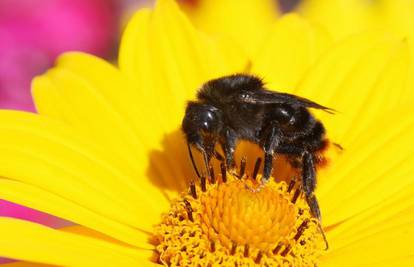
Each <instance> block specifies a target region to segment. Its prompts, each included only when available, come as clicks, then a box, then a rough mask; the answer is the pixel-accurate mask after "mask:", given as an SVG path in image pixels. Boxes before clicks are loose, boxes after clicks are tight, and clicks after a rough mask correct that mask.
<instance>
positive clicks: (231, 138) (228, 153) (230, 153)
mask: <svg viewBox="0 0 414 267" xmlns="http://www.w3.org/2000/svg"><path fill="white" fill-rule="evenodd" d="M236 141H237V135H236V133H235V132H234V131H233V130H231V129H226V130H225V140H224V142H223V143H222V147H223V151H224V156H225V158H226V166H227V168H228V169H233V168H234V166H235V164H234V151H235V150H236Z"/></svg>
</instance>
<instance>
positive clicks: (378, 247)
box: [321, 221, 414, 267]
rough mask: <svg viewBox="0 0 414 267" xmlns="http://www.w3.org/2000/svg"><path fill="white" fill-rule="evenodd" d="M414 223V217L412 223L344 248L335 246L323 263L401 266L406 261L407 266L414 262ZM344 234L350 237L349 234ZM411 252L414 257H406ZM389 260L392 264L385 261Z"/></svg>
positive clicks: (368, 237) (323, 259)
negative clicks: (413, 242) (413, 245)
mask: <svg viewBox="0 0 414 267" xmlns="http://www.w3.org/2000/svg"><path fill="white" fill-rule="evenodd" d="M413 226H414V225H413V223H412V221H411V223H407V224H404V225H398V226H397V227H395V228H390V229H386V230H384V231H380V232H377V233H374V234H372V235H369V236H366V237H364V238H361V239H360V240H357V241H355V242H353V243H351V244H349V245H347V246H346V247H343V248H341V249H337V250H335V249H334V250H332V251H330V252H328V253H327V254H326V255H325V256H324V257H323V258H322V259H321V261H322V264H321V266H346V267H352V266H366V265H369V266H400V265H398V264H396V263H397V262H398V261H400V262H401V261H402V262H403V263H404V262H405V263H404V264H405V266H407V263H408V262H411V264H412V263H413V258H412V255H413V253H414V250H413V247H412V244H411V240H412V239H413V238H414V230H413V229H414V228H413ZM342 238H344V239H346V238H347V236H343V237H342ZM410 256H411V258H408V259H406V260H404V258H406V257H410ZM394 261H395V262H394ZM385 262H388V263H389V264H390V265H385V264H384V263H385ZM403 266H404V265H403ZM411 266H412V265H411Z"/></svg>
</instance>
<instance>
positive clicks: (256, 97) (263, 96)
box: [237, 89, 335, 114]
mask: <svg viewBox="0 0 414 267" xmlns="http://www.w3.org/2000/svg"><path fill="white" fill-rule="evenodd" d="M237 101H238V102H241V103H248V104H287V105H293V106H300V107H305V108H315V109H321V110H323V111H326V112H328V113H331V114H333V113H334V112H335V110H334V109H331V108H328V107H325V106H322V105H319V104H318V103H315V102H313V101H311V100H309V99H306V98H303V97H300V96H296V95H292V94H287V93H279V92H275V91H269V90H265V89H259V90H246V91H244V92H243V93H241V94H239V96H238V99H237Z"/></svg>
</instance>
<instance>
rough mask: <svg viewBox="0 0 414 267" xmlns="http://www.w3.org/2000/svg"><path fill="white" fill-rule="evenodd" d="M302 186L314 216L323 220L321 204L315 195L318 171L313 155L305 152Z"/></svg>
mask: <svg viewBox="0 0 414 267" xmlns="http://www.w3.org/2000/svg"><path fill="white" fill-rule="evenodd" d="M302 184H303V191H304V192H305V196H306V201H307V202H308V205H309V208H310V210H311V213H312V215H313V216H314V217H315V218H317V219H318V220H319V221H320V220H321V211H320V209H319V204H318V201H317V199H316V196H315V194H314V191H315V188H316V170H315V163H314V160H313V155H312V154H311V153H310V152H308V151H305V152H304V153H303V158H302Z"/></svg>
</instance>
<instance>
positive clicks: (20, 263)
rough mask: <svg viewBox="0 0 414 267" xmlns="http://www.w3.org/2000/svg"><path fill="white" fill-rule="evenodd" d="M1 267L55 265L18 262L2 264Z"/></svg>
mask: <svg viewBox="0 0 414 267" xmlns="http://www.w3.org/2000/svg"><path fill="white" fill-rule="evenodd" d="M1 267H53V265H49V264H42V263H34V262H25V261H17V262H11V263H5V264H2V265H1Z"/></svg>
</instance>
